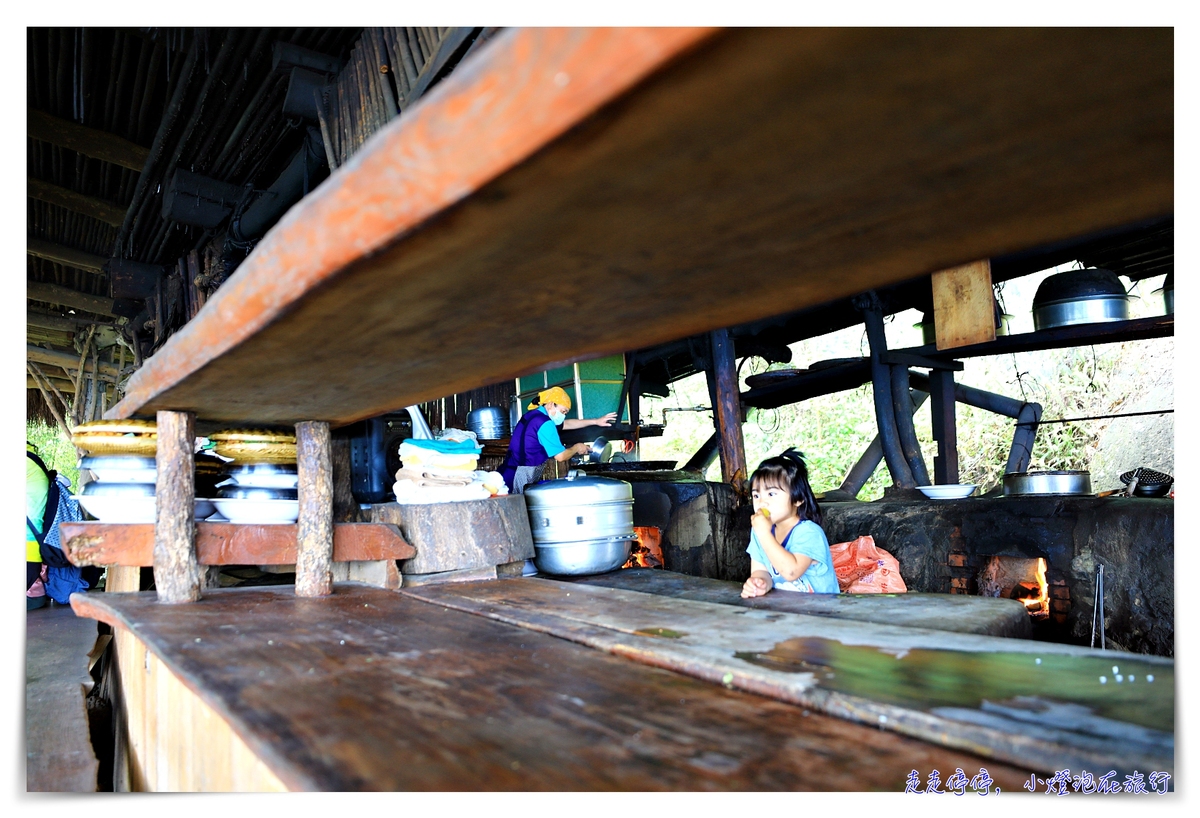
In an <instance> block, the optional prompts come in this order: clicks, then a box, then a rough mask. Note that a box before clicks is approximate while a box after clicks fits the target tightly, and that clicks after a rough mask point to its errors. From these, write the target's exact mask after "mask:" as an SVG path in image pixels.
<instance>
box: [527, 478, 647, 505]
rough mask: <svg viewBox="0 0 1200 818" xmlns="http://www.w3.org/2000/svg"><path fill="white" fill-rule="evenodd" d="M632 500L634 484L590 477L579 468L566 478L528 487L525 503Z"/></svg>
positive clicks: (571, 503) (566, 503)
mask: <svg viewBox="0 0 1200 818" xmlns="http://www.w3.org/2000/svg"><path fill="white" fill-rule="evenodd" d="M632 500H633V486H631V485H630V484H629V483H626V482H625V481H624V480H614V479H613V478H611V477H589V476H586V475H584V474H583V473H582V472H579V471H572V472H571V473H569V474H568V475H567V476H566V477H563V478H560V479H558V480H547V481H545V482H543V483H538V484H537V485H535V486H530V487H528V488H526V489H525V503H526V505H527V506H529V507H530V508H545V507H547V506H563V505H587V504H591V503H612V502H623V501H632Z"/></svg>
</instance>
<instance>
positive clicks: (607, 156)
mask: <svg viewBox="0 0 1200 818" xmlns="http://www.w3.org/2000/svg"><path fill="white" fill-rule="evenodd" d="M1173 48H1174V47H1173V41H1172V38H1171V32H1170V29H1165V28H1075V29H1055V30H1049V29H1037V28H973V29H954V28H949V27H942V28H903V29H896V28H893V29H883V28H847V29H803V28H765V29H763V28H736V29H729V30H726V31H724V32H720V33H714V32H710V31H696V30H679V29H666V28H657V29H649V30H647V29H634V28H620V29H613V28H607V29H605V28H588V29H551V28H532V29H506V30H505V31H504V32H502V33H501V34H498V35H497V36H496V37H495V38H493V40H492V41H490V42H489V43H488V45H487V47H486V48H483V49H481V50H480V51H479V52H478V53H477V54H476V55H474V57H473V60H472V62H473V64H472V65H471V67H470V70H468V71H462V72H454V73H452V74H450V75H449V76H448V77H447V78H446V79H445V80H443V81H442V82H439V83H438V84H437V86H435V87H434V88H433V89H432V90H431V91H430V92H429V94H427V95H426V96H425V97H424V98H422V100H421V102H420V104H418V105H416V106H413V107H412V108H410V109H409V110H408V111H407V112H406V113H405V114H404V115H403V116H400V117H398V118H396V119H395V120H393V121H392V122H389V123H388V125H387V126H385V127H384V128H383V129H381V130H380V131H379V132H377V133H376V134H375V135H374V136H373V137H372V139H371V140H370V142H369V143H368V144H366V145H364V146H363V148H362V150H360V151H359V152H358V153H356V154H355V161H354V162H353V163H350V164H348V165H346V166H343V167H341V168H339V169H338V170H337V171H336V172H335V173H334V174H333V175H332V176H331V177H330V178H329V179H328V180H327V181H326V182H325V183H323V184H322V185H321V186H320V187H319V188H318V189H317V190H315V191H314V192H313V193H312V194H310V195H309V196H308V197H306V198H305V200H304V202H303V203H302V204H301V205H300V206H298V207H296V208H294V209H293V210H292V211H291V212H290V213H289V214H288V215H287V216H286V217H285V218H284V219H282V220H281V221H280V223H279V224H278V225H277V226H276V228H275V229H274V230H273V231H272V232H271V234H270V235H268V236H266V237H264V239H263V241H261V242H260V243H259V244H258V245H257V246H256V247H255V249H254V251H253V252H252V253H251V254H250V256H249V257H248V258H247V259H246V260H245V262H244V263H243V264H242V265H241V266H240V267H239V268H238V270H237V272H236V273H235V274H234V275H233V276H232V277H231V278H230V279H229V281H228V282H226V283H225V284H224V285H223V286H222V287H221V288H220V290H218V291H217V292H216V294H215V295H214V301H215V302H216V303H214V304H213V306H212V308H210V309H206V310H204V311H203V314H202V315H199V316H197V318H196V319H195V320H194V321H192V322H190V323H189V325H188V328H187V332H182V333H177V334H176V335H175V336H174V337H172V338H171V339H170V340H168V341H167V343H166V344H165V345H164V346H163V347H162V348H161V349H160V350H159V351H158V352H157V353H156V354H155V355H154V356H153V357H152V358H151V359H150V360H149V361H148V362H147V364H146V366H144V367H142V369H141V370H140V371H139V372H138V373H137V375H135V377H134V379H133V380H132V381H131V383H130V389H129V392H128V393H127V397H126V398H125V399H124V400H123V401H122V402H121V403H120V404H119V405H118V406H117V407H115V408H114V409H113V415H112V416H113V417H129V416H132V415H135V414H143V413H146V412H148V411H152V410H155V409H158V408H190V409H195V410H196V411H197V412H198V413H200V415H201V416H202V417H204V418H206V419H212V420H234V421H236V420H246V419H247V418H245V415H246V414H247V413H248V412H249V411H253V413H254V414H255V416H256V417H255V418H253V419H254V420H256V421H258V422H262V423H267V422H272V423H295V422H297V421H301V420H305V419H308V418H322V419H325V420H328V421H330V422H331V423H332V424H334V425H343V424H346V423H350V422H353V421H355V420H359V419H361V418H365V417H371V416H375V415H379V414H382V413H384V412H387V411H390V410H392V409H394V408H395V407H397V406H406V405H410V404H413V403H420V402H422V401H425V400H429V399H433V398H437V397H440V396H443V395H448V394H454V393H457V392H462V391H467V390H469V389H473V388H476V387H478V386H480V385H481V384H486V383H498V382H500V381H502V380H506V379H508V378H512V377H515V376H517V375H519V374H521V373H527V372H535V371H539V370H541V369H545V368H546V363H547V362H548V361H573V360H580V359H583V358H585V357H592V356H599V355H608V354H613V353H618V352H621V351H625V350H629V349H637V348H641V347H646V346H653V345H655V344H660V343H664V342H667V341H671V340H674V339H678V338H681V337H688V336H691V335H695V334H698V333H707V332H709V331H711V330H713V329H716V328H718V327H724V326H735V325H738V324H741V323H745V322H748V321H755V320H759V319H764V318H767V317H770V316H775V315H782V314H785V313H788V312H792V311H796V310H800V309H804V308H808V307H813V306H817V305H819V304H823V303H827V302H829V301H832V300H837V299H842V298H846V297H847V296H852V295H854V294H856V293H861V292H864V291H866V290H868V289H872V288H875V287H884V286H888V285H890V284H895V283H898V282H901V281H906V280H910V279H913V278H916V277H918V276H927V275H929V274H931V273H932V272H933V271H936V270H943V269H946V268H948V267H951V266H953V265H955V264H962V263H965V262H968V261H970V260H972V259H981V258H992V257H996V256H1000V255H1005V254H1010V253H1015V252H1017V251H1020V250H1026V249H1031V248H1035V247H1039V246H1044V245H1046V244H1049V243H1052V242H1057V241H1062V240H1064V239H1067V238H1070V237H1077V236H1082V235H1087V234H1089V233H1092V232H1097V231H1100V230H1105V229H1109V228H1113V227H1118V226H1121V225H1128V224H1132V223H1135V222H1138V221H1141V220H1146V219H1151V218H1156V217H1161V216H1163V215H1165V214H1169V213H1171V212H1172V211H1173V208H1174V176H1175V173H1174V167H1175V158H1174V156H1175V155H1174V138H1173V133H1174V131H1173V124H1172V123H1173V121H1174V120H1173V116H1174V113H1173V112H1174V110H1175V106H1174V93H1173V90H1172V89H1173V88H1174V79H1173V78H1174V67H1173V66H1174V63H1173V54H1174V50H1173ZM1081 64H1086V65H1087V66H1088V70H1087V71H1079V70H1078V66H1079V65H1081ZM546 77H549V78H550V79H549V80H547V79H545V78H546ZM497 89H503V91H498V90H497ZM716 100H719V101H720V104H716V102H715V101H716ZM984 101H986V103H985V102H984ZM664 146H671V147H670V149H665V148H664ZM399 168H405V169H411V168H418V170H417V171H415V172H410V171H407V170H406V171H404V172H400V171H399V170H398V169H399ZM397 202H402V203H403V204H402V205H397ZM599 280H603V281H605V286H606V287H609V288H612V289H613V291H614V292H620V293H621V297H620V298H619V299H617V300H616V301H615V302H614V306H613V307H612V308H611V309H606V310H605V311H604V313H603V315H600V314H592V313H586V312H584V313H581V311H580V306H579V305H581V304H587V303H591V301H590V300H589V299H592V298H593V297H594V294H595V282H596V281H599ZM516 288H521V290H522V291H529V292H538V293H542V294H544V298H543V299H542V300H541V301H540V302H539V306H538V310H537V311H536V313H537V314H536V316H533V315H532V314H531V313H530V311H529V309H528V306H527V305H525V304H523V303H519V300H515V301H512V303H498V302H497V300H496V298H495V293H496V292H498V291H500V290H501V289H512V290H513V291H515V289H516ZM364 315H367V316H370V319H371V320H369V321H364V320H362V317H363V316H364ZM399 348H403V349H404V351H405V354H404V355H388V354H385V353H382V352H380V350H384V349H399ZM314 350H320V353H321V354H320V355H315V354H313V352H314Z"/></svg>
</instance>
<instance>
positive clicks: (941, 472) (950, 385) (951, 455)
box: [929, 369, 958, 486]
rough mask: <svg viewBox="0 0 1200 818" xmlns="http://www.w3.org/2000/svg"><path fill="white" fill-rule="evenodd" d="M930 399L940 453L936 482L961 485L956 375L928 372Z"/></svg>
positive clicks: (936, 469)
mask: <svg viewBox="0 0 1200 818" xmlns="http://www.w3.org/2000/svg"><path fill="white" fill-rule="evenodd" d="M929 397H930V401H931V403H932V405H931V414H932V416H933V417H932V419H933V439H934V441H935V442H936V443H937V447H938V453H937V454H936V455H934V458H933V480H934V482H935V483H936V484H937V485H939V486H942V485H952V484H955V483H957V482H958V429H957V421H956V419H955V407H954V372H953V371H951V370H946V369H934V370H931V371H930V372H929Z"/></svg>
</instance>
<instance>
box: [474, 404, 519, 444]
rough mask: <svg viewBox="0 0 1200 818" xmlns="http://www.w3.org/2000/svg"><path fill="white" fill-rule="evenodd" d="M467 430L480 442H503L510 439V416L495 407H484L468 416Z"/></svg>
mask: <svg viewBox="0 0 1200 818" xmlns="http://www.w3.org/2000/svg"><path fill="white" fill-rule="evenodd" d="M467 428H468V429H470V430H471V431H472V432H474V433H475V436H476V437H478V438H479V439H480V440H501V439H503V438H506V437H508V435H509V425H508V415H507V414H505V412H504V410H503V409H499V408H497V407H495V406H484V407H481V408H479V409H475V410H474V411H472V412H471V413H470V414H469V415H467Z"/></svg>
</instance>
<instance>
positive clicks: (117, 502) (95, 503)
mask: <svg viewBox="0 0 1200 818" xmlns="http://www.w3.org/2000/svg"><path fill="white" fill-rule="evenodd" d="M71 496H72V497H73V498H75V500H77V501H78V502H79V505H81V506H82V507H83V510H84V511H86V512H87V513H88V514H91V515H92V516H93V517H95V518H96V519H97V520H99V521H100V522H102V523H152V522H154V497H112V496H108V497H106V496H104V495H102V494H72V495H71Z"/></svg>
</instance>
